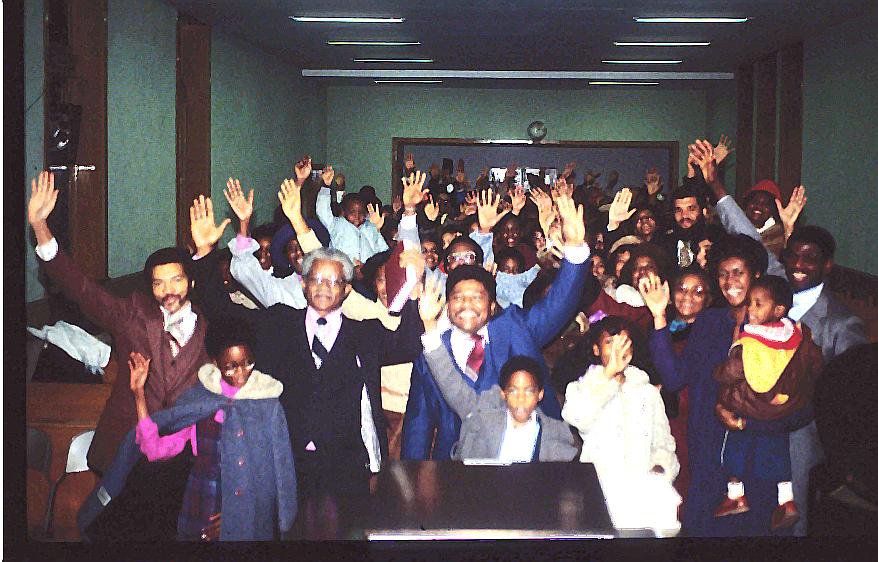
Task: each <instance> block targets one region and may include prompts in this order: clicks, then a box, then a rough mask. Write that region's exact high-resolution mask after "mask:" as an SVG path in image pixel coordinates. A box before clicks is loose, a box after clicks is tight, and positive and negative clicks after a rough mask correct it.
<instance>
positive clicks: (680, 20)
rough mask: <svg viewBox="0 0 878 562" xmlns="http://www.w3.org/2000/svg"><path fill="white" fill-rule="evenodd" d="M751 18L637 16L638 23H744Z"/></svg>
mask: <svg viewBox="0 0 878 562" xmlns="http://www.w3.org/2000/svg"><path fill="white" fill-rule="evenodd" d="M749 19H750V18H716V17H706V18H701V17H699V18H676V17H675V18H643V17H635V18H634V21H636V22H637V23H744V22H746V21H747V20H749Z"/></svg>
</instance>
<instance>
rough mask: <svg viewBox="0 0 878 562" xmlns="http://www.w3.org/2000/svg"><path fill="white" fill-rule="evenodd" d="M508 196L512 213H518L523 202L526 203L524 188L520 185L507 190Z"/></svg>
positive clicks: (522, 207)
mask: <svg viewBox="0 0 878 562" xmlns="http://www.w3.org/2000/svg"><path fill="white" fill-rule="evenodd" d="M509 197H510V198H511V199H512V214H513V215H518V214H519V213H520V212H521V210H522V209H524V206H525V204H527V196H525V194H524V188H523V187H521V186H518V187H516V188H515V189H513V190H512V191H510V192H509Z"/></svg>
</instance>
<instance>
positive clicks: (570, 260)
mask: <svg viewBox="0 0 878 562" xmlns="http://www.w3.org/2000/svg"><path fill="white" fill-rule="evenodd" d="M557 202H558V212H559V215H560V216H561V220H562V232H563V234H564V243H565V246H564V255H565V258H564V260H563V262H562V264H561V268H560V270H559V272H558V276H557V278H556V279H555V282H554V283H553V284H552V287H551V288H550V289H549V292H548V294H547V295H546V297H545V298H544V299H543V300H542V301H540V302H538V303H537V304H535V305H534V306H533V307H531V308H529V309H527V310H523V309H521V308H519V307H518V306H514V305H513V306H510V307H509V308H507V309H505V310H503V311H501V312H500V313H499V315H498V316H494V313H495V312H496V311H498V310H499V309H498V306H497V303H496V283H495V281H494V278H493V277H492V276H491V275H490V274H489V273H488V272H487V271H485V270H484V269H483V268H481V267H479V266H476V265H461V266H459V267H456V268H455V269H454V270H453V271H451V273H449V275H448V280H447V282H446V286H445V290H446V295H447V299H448V319H449V321H450V322H451V329H450V330H448V331H446V332H445V333H444V334H443V335H442V342H443V343H444V345H445V346H446V348H447V349H448V351H449V352H450V354H451V356H452V357H453V358H454V363H455V366H456V367H457V370H458V373H459V374H460V376H461V377H462V378H463V379H464V380H465V381H466V382H467V383H468V384H469V385H470V386H471V387H472V388H474V389H475V390H476V391H477V392H481V391H483V390H487V389H489V388H491V386H493V385H495V384H498V381H499V373H500V369H501V368H502V367H503V365H504V363H506V361H507V359H509V358H510V357H512V356H513V355H527V356H529V357H532V358H534V359H535V360H537V361H538V362H539V363H540V365H541V366H542V367H543V368H544V369H545V362H544V360H543V356H542V351H541V350H542V348H543V346H545V345H546V344H548V343H549V342H550V341H552V339H553V338H554V337H555V336H556V335H557V334H558V332H560V331H561V330H562V329H563V328H564V327H565V326H566V325H567V324H568V322H570V320H571V319H572V318H573V316H574V315H575V313H576V308H577V305H578V303H579V297H580V295H581V294H582V290H583V287H584V284H585V282H586V279H587V278H589V279H590V278H591V277H590V276H589V275H588V271H589V269H590V264H589V262H588V257H589V253H590V252H589V248H588V246H587V245H586V244H585V223H584V221H583V208H582V206H580V207H579V208H578V209H577V208H576V206H575V204H574V203H573V200H572V199H571V198H570V197H569V196H566V195H562V196H560V197H559V198H558V201H557ZM540 406H541V408H542V410H543V412H545V413H546V414H547V415H549V416H551V417H554V418H557V419H560V418H561V407H560V405H559V403H558V398H557V396H556V394H555V390H554V389H553V388H552V387H551V386H550V385H546V388H545V393H544V396H543V400H542V402H541V404H540ZM434 431H435V432H436V434H435V442H434V436H433V435H434ZM459 434H460V418H458V417H457V415H456V414H455V413H454V412H453V411H452V410H451V408H449V407H448V404H447V403H446V402H445V399H444V398H443V397H442V393H441V392H440V390H439V387H438V386H437V385H436V382H435V380H434V379H433V374H432V373H431V372H430V368H429V366H428V365H427V362H426V360H425V359H424V356H423V354H422V355H421V356H420V357H419V358H418V359H417V360H416V361H415V364H414V368H413V369H412V383H411V388H410V390H409V399H408V404H407V406H406V413H405V420H404V422H403V430H402V452H401V457H402V458H403V459H410V460H427V459H433V460H447V459H450V458H451V448H452V446H453V445H454V443H455V442H456V441H457V439H458V436H459Z"/></svg>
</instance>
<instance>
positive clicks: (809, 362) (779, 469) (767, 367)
mask: <svg viewBox="0 0 878 562" xmlns="http://www.w3.org/2000/svg"><path fill="white" fill-rule="evenodd" d="M747 299H748V302H747V317H748V322H747V324H745V325H744V326H743V328H742V330H741V333H740V335H739V336H738V338H737V339H736V340H735V341H734V343H732V347H731V349H730V350H729V358H728V359H727V360H726V361H725V362H723V363H722V364H720V365H719V366H718V367H717V369H716V371H715V373H714V377H715V378H716V380H717V381H719V383H720V390H719V396H718V402H719V404H721V405H722V406H723V407H724V408H725V409H727V410H730V411H733V412H735V413H736V414H737V415H738V416H742V417H750V418H755V419H759V420H776V419H779V418H782V417H785V416H788V415H790V414H792V413H794V412H796V411H798V410H800V409H801V408H802V407H804V406H805V405H806V404H807V403H808V402H809V401H810V400H811V396H812V394H813V390H814V379H815V378H816V376H817V375H818V374H819V373H820V371H821V370H822V366H823V358H822V355H821V353H820V349H819V348H818V347H817V346H816V345H815V344H814V342H813V341H812V340H811V333H810V331H809V330H808V328H807V327H806V326H803V325H800V324H797V323H794V322H793V321H792V320H790V319H789V318H787V317H786V314H787V311H788V310H789V309H790V307H791V306H792V300H793V294H792V289H791V288H790V285H789V283H787V281H786V280H785V279H783V278H781V277H777V276H774V275H767V276H765V277H762V278H760V279H756V280H755V281H754V282H753V283H752V284H751V286H750V291H749V293H748V294H747ZM741 422H742V427H740V429H743V419H742V420H741ZM789 450H790V442H789V433H781V434H765V433H753V432H745V431H727V432H726V439H725V442H724V445H723V451H722V463H723V468H725V470H726V473H727V475H728V494H727V496H726V497H725V498H724V499H723V501H722V503H721V504H720V505H719V507H718V508H717V509H716V511H715V515H716V516H717V517H723V516H726V515H735V514H739V513H744V512H746V511H749V509H750V506H749V503H748V501H747V498H746V496H745V495H744V483H743V481H742V478H743V477H744V476H745V475H746V474H747V472H748V469H751V470H752V467H754V466H759V467H762V468H761V470H762V472H761V473H760V474H759V476H760V477H762V478H766V479H769V481H772V480H773V481H777V482H778V484H777V502H778V505H777V508H775V510H774V512H773V513H772V517H771V528H772V529H779V528H789V527H791V526H793V525H795V523H796V522H797V521H798V520H799V514H798V510H797V508H796V504H795V502H794V501H793V490H792V482H791V477H792V476H791V467H790V454H789ZM748 460H749V461H750V462H749V463H748ZM768 473H770V474H768Z"/></svg>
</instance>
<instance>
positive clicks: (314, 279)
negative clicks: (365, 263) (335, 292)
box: [305, 273, 348, 289]
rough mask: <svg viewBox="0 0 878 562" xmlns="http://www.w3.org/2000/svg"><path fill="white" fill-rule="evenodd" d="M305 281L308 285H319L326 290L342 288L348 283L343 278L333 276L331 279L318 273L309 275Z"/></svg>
mask: <svg viewBox="0 0 878 562" xmlns="http://www.w3.org/2000/svg"><path fill="white" fill-rule="evenodd" d="M305 279H307V280H308V283H313V284H314V285H319V286H321V287H326V288H328V289H337V288H339V287H344V286H345V285H347V283H348V282H347V281H345V280H344V279H343V278H342V279H339V278H338V277H336V276H335V275H333V276H331V277H323V276H322V275H320V274H319V273H318V274H317V275H309V276H308V277H306V278H305Z"/></svg>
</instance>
